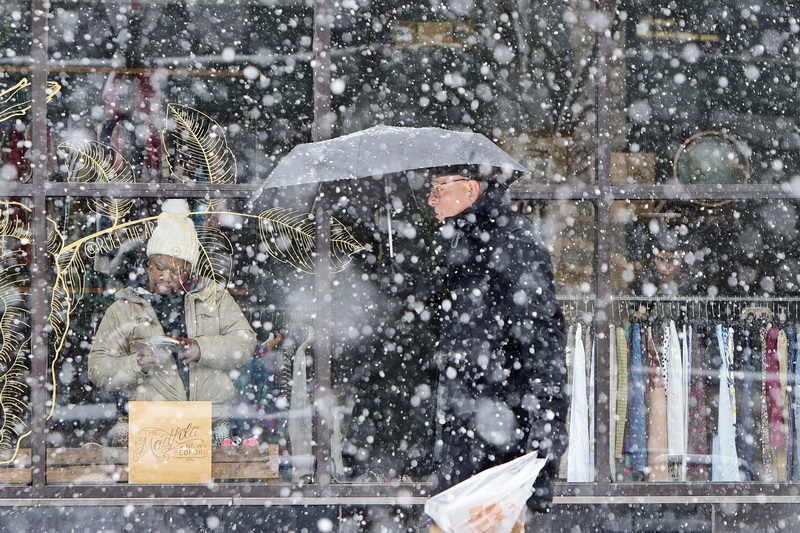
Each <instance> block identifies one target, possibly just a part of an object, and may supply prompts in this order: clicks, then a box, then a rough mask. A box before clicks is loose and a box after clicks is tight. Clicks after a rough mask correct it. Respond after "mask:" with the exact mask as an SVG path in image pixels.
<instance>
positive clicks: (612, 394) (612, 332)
mask: <svg viewBox="0 0 800 533" xmlns="http://www.w3.org/2000/svg"><path fill="white" fill-rule="evenodd" d="M608 335H609V337H608V338H609V339H611V342H610V344H609V354H608V367H609V368H608V372H609V380H608V468H609V469H610V471H611V479H612V480H613V481H616V480H617V462H616V455H615V452H616V449H617V418H618V417H617V413H618V411H617V398H618V397H619V389H618V384H617V374H618V373H619V365H618V364H617V328H616V326H614V325H613V324H611V325H610V326H609V327H608Z"/></svg>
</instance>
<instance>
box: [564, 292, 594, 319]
mask: <svg viewBox="0 0 800 533" xmlns="http://www.w3.org/2000/svg"><path fill="white" fill-rule="evenodd" d="M556 299H557V300H558V303H559V304H560V305H561V311H562V312H563V313H564V319H565V320H566V321H567V323H568V324H574V323H577V322H579V321H580V322H582V323H583V324H584V325H589V324H592V322H593V321H594V298H591V297H584V296H556Z"/></svg>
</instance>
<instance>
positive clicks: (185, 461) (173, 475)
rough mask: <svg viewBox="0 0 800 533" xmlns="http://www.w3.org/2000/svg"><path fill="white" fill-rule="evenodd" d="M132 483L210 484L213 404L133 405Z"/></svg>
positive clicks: (130, 414) (131, 403)
mask: <svg viewBox="0 0 800 533" xmlns="http://www.w3.org/2000/svg"><path fill="white" fill-rule="evenodd" d="M128 419H129V423H130V432H129V436H128V466H129V467H130V473H129V475H128V481H129V483H210V482H211V402H130V404H129V409H128Z"/></svg>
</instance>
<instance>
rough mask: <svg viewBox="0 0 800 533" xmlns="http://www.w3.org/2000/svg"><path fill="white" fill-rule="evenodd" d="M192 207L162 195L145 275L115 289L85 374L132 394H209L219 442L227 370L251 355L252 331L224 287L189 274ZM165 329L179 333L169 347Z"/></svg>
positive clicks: (224, 434)
mask: <svg viewBox="0 0 800 533" xmlns="http://www.w3.org/2000/svg"><path fill="white" fill-rule="evenodd" d="M189 212H190V209H189V204H188V203H187V202H186V200H182V199H180V200H179V199H170V200H166V201H165V202H164V204H163V206H162V215H161V217H160V218H159V221H158V225H157V226H156V228H155V230H154V231H153V235H152V236H151V237H150V240H149V241H148V243H147V270H146V271H147V283H146V285H145V286H144V287H127V288H125V289H122V290H120V291H119V292H117V294H116V295H115V299H116V301H115V302H114V303H113V304H112V305H111V306H110V307H109V308H108V310H107V311H106V314H105V315H104V316H103V320H102V321H101V322H100V326H99V327H98V329H97V334H96V335H95V338H94V344H93V346H92V349H91V351H90V352H89V377H90V379H91V380H92V382H93V383H94V384H95V385H97V386H98V387H100V388H102V389H105V390H111V391H119V390H127V391H128V392H129V395H130V399H131V400H138V401H186V400H189V401H211V402H212V426H213V438H212V441H213V443H214V444H220V443H221V442H222V441H223V440H224V439H226V438H230V425H229V423H228V407H227V403H228V402H229V401H231V400H232V399H233V394H234V389H233V384H232V382H231V378H230V371H231V370H234V369H237V368H239V367H241V366H242V365H244V364H245V363H247V362H248V361H249V360H250V359H251V358H252V355H253V350H254V349H255V345H256V336H255V333H254V332H253V329H252V328H251V327H250V324H249V323H248V322H247V319H246V318H245V316H244V314H243V313H242V311H241V309H240V308H239V306H238V304H237V303H236V302H235V301H234V299H233V298H232V297H231V295H230V294H228V292H227V291H226V290H224V289H222V288H220V287H218V286H217V285H216V284H214V283H212V282H211V281H210V280H207V279H204V278H197V277H195V278H192V277H191V273H192V271H193V269H194V268H195V267H196V266H197V261H198V258H199V256H200V244H199V241H198V239H197V233H196V232H195V229H194V223H193V222H192V220H191V218H189ZM163 336H166V337H170V338H171V339H174V341H177V342H174V341H173V342H172V344H173V345H174V346H173V348H172V349H171V350H169V349H165V348H164V346H165V344H166V345H167V346H168V345H169V344H170V339H167V340H164V339H163V338H161V337H163ZM154 339H160V341H161V342H160V343H156V342H155V341H154ZM168 352H171V353H168Z"/></svg>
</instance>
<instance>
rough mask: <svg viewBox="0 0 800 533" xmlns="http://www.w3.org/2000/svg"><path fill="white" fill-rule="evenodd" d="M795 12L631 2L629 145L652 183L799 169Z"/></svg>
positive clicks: (759, 6) (781, 175) (761, 177)
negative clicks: (700, 135) (795, 118)
mask: <svg viewBox="0 0 800 533" xmlns="http://www.w3.org/2000/svg"><path fill="white" fill-rule="evenodd" d="M795 8H796V6H795V4H794V3H793V2H791V1H783V0H776V1H770V2H757V3H755V4H752V5H744V4H739V3H736V2H727V1H710V2H701V3H692V2H678V3H674V2H650V1H640V0H632V1H627V2H625V3H624V10H625V11H624V13H622V12H620V13H619V15H620V20H622V21H624V28H625V31H624V37H622V38H621V39H620V41H619V46H620V50H621V51H623V52H624V55H625V57H626V62H625V65H624V67H622V66H620V68H624V69H625V73H626V74H625V80H626V81H625V90H624V91H622V92H620V93H617V94H620V95H621V94H624V95H625V99H624V102H623V101H622V98H620V100H619V104H620V106H622V105H624V108H625V116H626V123H627V128H626V129H627V143H626V148H625V149H624V151H625V152H631V153H633V154H635V155H629V156H628V158H629V160H630V159H635V160H636V161H638V168H639V169H640V170H641V169H643V168H644V169H645V170H646V175H647V182H653V181H655V182H657V183H661V182H665V181H670V180H673V179H676V180H677V181H679V182H681V183H685V184H694V183H702V184H714V183H743V182H753V183H775V182H785V181H789V179H790V178H791V176H794V175H796V174H797V172H798V165H800V159H799V158H798V150H797V148H798V139H797V135H796V124H795V120H794V118H792V117H793V116H794V115H796V112H797V102H798V99H797V83H798V80H797V69H796V67H795V65H796V62H797V58H798V54H800V48H799V47H798V40H797V35H798V32H797V19H796V16H797V13H796V9H795ZM623 15H624V16H623ZM704 132H710V135H709V134H708V133H706V134H705V135H703V136H702V137H701V138H699V139H698V138H697V137H696V136H697V135H699V134H703V133H704ZM639 173H640V174H641V172H639ZM634 174H635V173H634ZM635 179H636V180H637V181H639V178H635Z"/></svg>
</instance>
